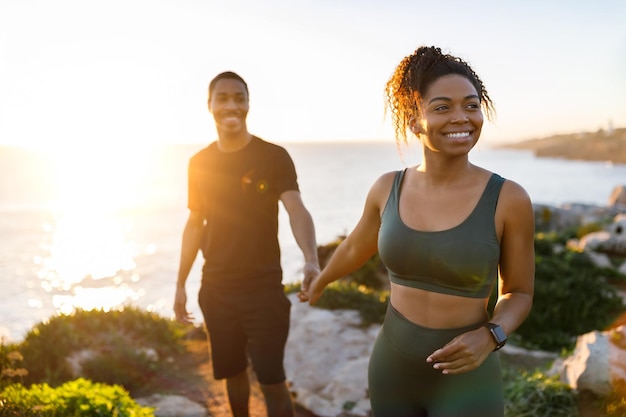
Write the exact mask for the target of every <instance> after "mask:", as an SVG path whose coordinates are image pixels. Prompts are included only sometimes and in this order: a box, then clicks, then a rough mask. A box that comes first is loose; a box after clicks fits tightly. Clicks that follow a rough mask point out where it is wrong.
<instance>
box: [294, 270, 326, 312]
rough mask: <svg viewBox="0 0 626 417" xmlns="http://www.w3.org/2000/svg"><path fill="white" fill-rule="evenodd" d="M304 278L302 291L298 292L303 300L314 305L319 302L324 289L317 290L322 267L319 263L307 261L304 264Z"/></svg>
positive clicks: (299, 297)
mask: <svg viewBox="0 0 626 417" xmlns="http://www.w3.org/2000/svg"><path fill="white" fill-rule="evenodd" d="M303 272H304V278H303V279H302V285H301V289H300V292H299V293H298V299H300V301H301V302H307V301H308V302H309V304H311V305H313V304H315V303H316V302H317V300H318V299H319V298H320V296H321V295H322V289H323V288H320V289H319V290H316V288H317V285H316V283H317V278H318V277H319V274H320V268H319V266H318V265H317V264H313V263H311V262H307V263H306V264H305V265H304V270H303Z"/></svg>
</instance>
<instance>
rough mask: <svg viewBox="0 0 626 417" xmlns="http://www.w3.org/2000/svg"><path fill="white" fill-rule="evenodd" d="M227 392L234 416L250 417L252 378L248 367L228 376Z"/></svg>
mask: <svg viewBox="0 0 626 417" xmlns="http://www.w3.org/2000/svg"><path fill="white" fill-rule="evenodd" d="M226 392H227V393H228V402H229V403H230V409H231V411H232V412H233V417H249V413H250V411H249V407H248V403H249V401H250V380H249V378H248V370H247V369H246V370H244V371H243V372H240V373H238V374H237V375H235V376H232V377H230V378H226Z"/></svg>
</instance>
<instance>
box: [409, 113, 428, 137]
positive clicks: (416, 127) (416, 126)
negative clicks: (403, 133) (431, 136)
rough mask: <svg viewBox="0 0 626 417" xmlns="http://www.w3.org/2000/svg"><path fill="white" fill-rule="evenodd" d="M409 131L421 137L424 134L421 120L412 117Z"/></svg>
mask: <svg viewBox="0 0 626 417" xmlns="http://www.w3.org/2000/svg"><path fill="white" fill-rule="evenodd" d="M409 129H411V132H413V133H414V134H416V135H419V134H420V133H424V129H422V126H421V124H420V122H419V120H418V119H417V117H415V116H413V117H411V119H410V120H409Z"/></svg>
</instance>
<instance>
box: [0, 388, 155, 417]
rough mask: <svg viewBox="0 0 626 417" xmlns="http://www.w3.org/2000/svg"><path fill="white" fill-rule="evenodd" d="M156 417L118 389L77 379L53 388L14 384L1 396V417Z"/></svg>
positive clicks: (121, 389)
mask: <svg viewBox="0 0 626 417" xmlns="http://www.w3.org/2000/svg"><path fill="white" fill-rule="evenodd" d="M9 416H10V417H17V416H25V417H31V416H32V417H57V416H72V417H83V416H84V417H92V416H98V417H109V416H110V417H153V416H154V409H153V408H150V407H142V406H140V405H139V404H137V403H136V402H135V401H134V400H133V399H132V398H130V396H129V395H128V392H127V391H125V390H124V389H123V388H122V387H120V386H118V385H113V386H110V385H105V384H99V383H93V382H91V381H88V380H85V379H77V380H74V381H70V382H66V383H65V384H63V385H61V386H59V387H57V388H52V387H50V386H49V385H48V384H34V385H32V386H31V387H30V388H25V387H24V386H23V385H21V384H12V385H9V386H8V387H6V388H5V389H4V390H3V391H2V392H1V393H0V417H9Z"/></svg>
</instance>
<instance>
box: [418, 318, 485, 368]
mask: <svg viewBox="0 0 626 417" xmlns="http://www.w3.org/2000/svg"><path fill="white" fill-rule="evenodd" d="M495 346H496V345H495V341H494V340H493V338H492V336H491V334H490V333H489V329H487V328H486V327H480V328H478V329H476V330H472V331H469V332H466V333H463V334H461V335H459V336H457V337H455V338H454V339H452V341H450V342H449V343H448V344H447V345H445V346H444V347H442V348H441V349H437V350H436V351H434V352H433V353H432V354H431V355H430V356H429V357H428V358H426V362H430V363H432V364H433V368H435V369H439V370H441V372H442V373H443V374H449V375H453V374H461V373H463V372H468V371H471V370H473V369H476V368H478V367H479V366H480V365H481V364H482V363H483V362H484V361H485V359H487V357H488V356H489V354H490V353H491V352H492V351H493V349H494V348H495Z"/></svg>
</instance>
